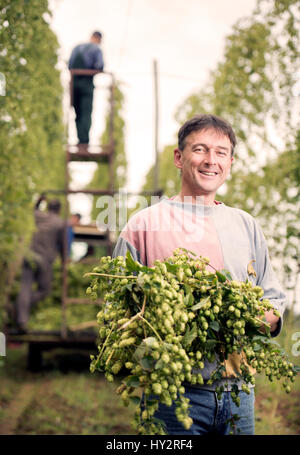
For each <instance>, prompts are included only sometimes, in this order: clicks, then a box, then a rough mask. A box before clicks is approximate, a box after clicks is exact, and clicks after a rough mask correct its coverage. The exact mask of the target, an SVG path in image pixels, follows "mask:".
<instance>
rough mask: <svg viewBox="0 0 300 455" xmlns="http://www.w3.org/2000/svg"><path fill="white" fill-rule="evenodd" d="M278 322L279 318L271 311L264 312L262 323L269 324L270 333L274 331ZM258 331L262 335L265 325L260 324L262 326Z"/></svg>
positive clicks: (264, 331)
mask: <svg viewBox="0 0 300 455" xmlns="http://www.w3.org/2000/svg"><path fill="white" fill-rule="evenodd" d="M278 321H279V316H276V315H275V314H274V312H273V310H270V311H265V315H264V322H265V323H267V324H269V326H270V331H271V332H274V331H275V330H276V328H277V324H278ZM259 330H260V332H262V333H266V329H265V324H262V326H261V327H260V328H259Z"/></svg>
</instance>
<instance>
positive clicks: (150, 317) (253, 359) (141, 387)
mask: <svg viewBox="0 0 300 455" xmlns="http://www.w3.org/2000/svg"><path fill="white" fill-rule="evenodd" d="M210 268H211V269H212V271H210ZM89 275H90V276H92V282H91V284H90V286H89V287H88V289H87V294H89V295H90V296H91V297H92V298H98V297H99V295H100V296H103V298H104V305H103V308H102V310H101V311H100V312H99V313H98V315H97V321H98V324H99V327H100V329H99V336H100V340H101V342H100V344H99V346H98V349H99V353H98V355H97V356H96V357H95V356H91V365H90V369H91V371H92V372H94V371H95V370H99V371H103V372H104V373H105V377H106V378H107V380H108V381H110V382H112V381H113V380H114V377H115V376H116V375H118V373H119V372H121V370H122V372H123V371H125V377H124V379H123V382H122V385H121V386H120V387H119V388H118V389H117V393H118V394H120V395H121V398H122V400H123V403H124V405H128V404H129V403H130V401H132V402H133V403H135V404H136V412H135V417H134V420H133V422H132V424H133V426H134V428H135V429H136V430H137V431H138V433H140V434H166V433H165V429H164V426H163V423H162V422H161V421H159V420H158V419H156V417H155V411H156V410H157V409H158V406H159V402H161V403H163V404H165V405H167V406H171V405H172V403H173V402H174V403H175V406H176V408H175V409H176V411H175V412H176V417H177V419H178V420H179V421H180V422H181V423H182V425H183V427H184V428H186V429H189V428H190V426H191V425H192V423H193V421H192V419H191V418H190V417H189V400H188V398H186V397H185V396H184V392H185V389H184V386H183V383H184V382H189V383H191V384H199V385H202V384H203V383H204V381H203V377H202V375H201V373H199V371H200V370H201V369H202V368H203V367H204V359H207V360H208V361H209V362H212V361H214V360H218V362H217V368H216V369H215V371H214V372H213V373H212V375H211V377H210V378H209V381H208V383H209V384H210V383H213V381H215V380H218V379H221V378H224V377H225V378H226V377H227V372H226V364H227V363H228V358H229V357H230V355H234V354H239V355H240V357H239V358H240V365H239V369H238V371H236V375H235V378H234V381H235V383H234V384H233V385H232V387H231V396H232V399H233V400H234V402H235V403H236V404H237V405H239V400H240V397H239V389H238V385H237V382H238V381H240V380H241V379H242V380H243V381H244V383H243V385H242V390H243V391H244V392H246V393H250V389H249V387H248V385H249V384H254V383H255V378H254V373H253V369H255V370H256V371H257V372H261V371H263V372H264V373H265V375H266V376H267V377H268V379H269V380H270V381H272V380H274V379H277V380H279V379H283V381H282V385H283V387H284V388H285V390H286V392H290V382H293V381H294V377H295V375H296V374H297V367H295V366H293V364H292V363H290V362H289V360H288V358H287V356H286V354H285V353H284V352H283V351H282V349H281V348H280V346H279V345H278V343H277V342H276V341H275V340H274V339H272V338H271V334H270V327H269V324H267V323H266V322H264V321H263V317H264V313H265V311H270V310H273V311H274V314H275V315H277V316H279V313H278V312H277V311H276V310H274V308H273V307H272V305H271V304H270V302H269V301H268V300H267V299H262V297H263V290H262V288H260V287H259V286H253V285H252V283H251V282H250V281H249V280H246V281H245V282H238V281H235V280H232V278H231V276H230V274H229V272H227V271H225V270H223V271H217V270H215V269H213V268H212V266H210V265H209V259H208V258H203V257H196V256H195V255H194V253H192V252H190V251H188V250H185V249H177V250H175V251H174V252H173V256H171V257H169V258H168V259H166V260H165V261H159V260H157V261H155V263H154V266H153V267H146V266H142V265H141V264H139V263H138V262H136V261H134V260H133V259H132V257H131V255H130V253H129V252H128V253H127V256H126V258H124V257H122V256H119V257H117V258H114V259H112V258H111V257H109V256H108V257H103V258H102V259H101V260H100V265H99V266H98V267H95V268H94V269H93V272H92V273H90V274H89ZM262 327H263V330H262ZM224 390H226V382H225V386H219V387H218V388H217V389H216V392H217V394H218V395H219V396H220V395H221V394H222V392H224ZM232 420H233V421H232V422H231V423H232V426H234V417H233V416H232Z"/></svg>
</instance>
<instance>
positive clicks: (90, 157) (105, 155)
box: [66, 144, 113, 163]
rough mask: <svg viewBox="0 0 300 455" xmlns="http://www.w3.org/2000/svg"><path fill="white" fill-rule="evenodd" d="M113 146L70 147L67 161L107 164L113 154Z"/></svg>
mask: <svg viewBox="0 0 300 455" xmlns="http://www.w3.org/2000/svg"><path fill="white" fill-rule="evenodd" d="M112 150H113V149H112V146H111V145H102V146H97V145H89V144H80V145H68V146H67V148H66V153H67V160H68V161H69V162H70V161H96V162H100V163H107V162H108V160H109V157H110V156H111V154H112Z"/></svg>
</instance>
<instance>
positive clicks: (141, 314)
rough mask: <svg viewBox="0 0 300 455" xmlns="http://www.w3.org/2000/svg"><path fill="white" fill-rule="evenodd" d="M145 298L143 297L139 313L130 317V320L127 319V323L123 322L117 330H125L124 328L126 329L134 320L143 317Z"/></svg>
mask: <svg viewBox="0 0 300 455" xmlns="http://www.w3.org/2000/svg"><path fill="white" fill-rule="evenodd" d="M146 300H147V298H146V296H144V300H143V306H142V309H141V311H139V312H138V313H137V314H135V315H134V316H132V318H131V319H129V321H127V322H125V323H124V324H123V325H121V327H119V329H118V330H123V329H126V327H128V326H129V325H130V324H131V323H132V322H133V321H135V320H136V319H138V318H139V317H140V316H143V314H144V312H145V307H146Z"/></svg>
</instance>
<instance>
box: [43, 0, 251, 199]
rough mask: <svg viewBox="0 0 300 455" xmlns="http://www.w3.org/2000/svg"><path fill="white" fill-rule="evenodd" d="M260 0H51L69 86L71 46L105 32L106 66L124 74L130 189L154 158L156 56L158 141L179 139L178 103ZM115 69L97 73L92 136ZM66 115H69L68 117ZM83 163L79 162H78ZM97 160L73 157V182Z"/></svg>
mask: <svg viewBox="0 0 300 455" xmlns="http://www.w3.org/2000/svg"><path fill="white" fill-rule="evenodd" d="M255 4H256V0H226V1H225V0H211V1H207V0H172V1H170V0H49V6H50V9H51V11H52V14H53V16H52V20H51V27H52V29H53V30H54V32H55V33H56V35H57V38H58V41H59V44H60V51H59V57H60V63H59V68H60V69H61V74H62V82H63V85H64V86H65V92H66V100H65V106H68V101H67V93H68V92H67V86H68V78H69V74H68V71H67V61H68V59H69V56H70V53H71V51H72V48H73V47H74V46H75V45H77V44H79V43H82V42H86V41H88V40H89V37H90V34H91V32H92V31H94V30H100V31H101V32H102V33H103V40H102V43H101V49H102V51H103V55H104V61H105V70H106V71H110V72H113V73H114V75H115V77H116V78H117V79H118V80H119V81H121V82H122V85H121V88H122V90H123V92H124V95H125V106H124V113H123V115H124V119H125V122H126V129H125V146H126V155H127V160H128V184H127V187H126V189H127V190H128V191H139V189H140V188H141V185H142V184H143V181H144V178H145V175H146V173H147V171H148V170H149V168H150V166H151V165H152V164H153V163H154V162H155V139H154V137H155V104H154V79H153V61H154V60H156V61H157V67H158V94H159V130H158V148H159V150H162V149H163V148H164V146H165V145H167V144H172V143H176V135H177V131H178V129H179V127H180V125H178V124H177V122H176V121H175V119H174V115H175V112H176V109H177V108H178V106H179V105H180V104H181V103H182V102H183V101H184V100H185V99H186V98H187V96H189V95H190V94H191V93H193V92H196V91H197V90H199V89H200V88H201V87H203V86H204V84H205V81H206V80H207V78H208V74H209V71H211V70H213V69H214V67H215V66H216V64H217V63H218V62H219V61H220V59H222V56H223V53H224V45H225V37H226V35H228V34H229V33H230V32H231V30H232V26H233V24H234V23H236V21H237V20H238V19H240V18H242V17H245V16H247V15H249V14H250V13H251V12H252V11H253V9H254V7H255ZM109 81H110V80H109V77H108V76H105V75H98V76H96V78H95V84H96V86H97V89H96V90H95V96H94V112H93V124H92V129H91V134H90V138H91V139H90V142H91V143H96V141H97V139H98V138H99V136H100V134H101V132H102V130H103V128H104V123H103V121H104V115H105V112H106V108H107V96H108V91H107V87H108V85H109ZM74 115H75V114H74V112H73V111H72V110H71V111H68V109H66V116H68V118H69V122H70V128H69V142H72V143H75V142H76V133H75V126H74ZM66 118H67V117H66ZM76 166H77V167H76ZM91 169H94V168H93V165H89V166H85V170H84V171H83V167H81V168H79V167H78V164H77V165H75V164H74V165H73V174H72V175H73V183H74V185H75V186H74V188H75V187H76V184H77V188H79V186H78V185H81V186H82V185H83V184H84V183H87V182H88V181H89V179H90V178H91Z"/></svg>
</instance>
